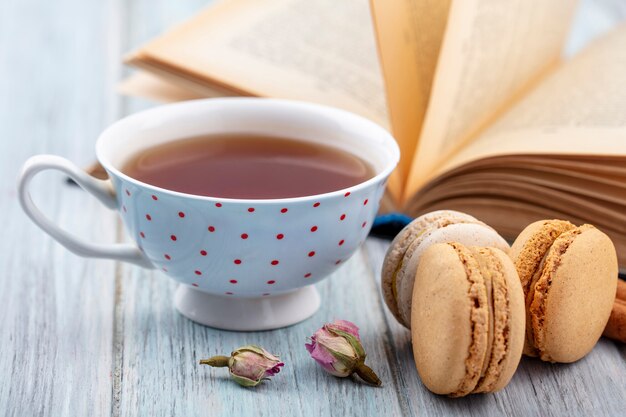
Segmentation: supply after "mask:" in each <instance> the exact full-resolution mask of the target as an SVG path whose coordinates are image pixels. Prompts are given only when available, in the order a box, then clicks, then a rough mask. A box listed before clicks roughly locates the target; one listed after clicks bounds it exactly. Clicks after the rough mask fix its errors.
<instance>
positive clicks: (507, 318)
mask: <svg viewBox="0 0 626 417" xmlns="http://www.w3.org/2000/svg"><path fill="white" fill-rule="evenodd" d="M525 317H526V315H525V311H524V295H523V291H522V287H521V284H520V281H519V278H518V276H517V271H516V270H515V266H514V265H513V262H512V261H511V259H510V258H509V256H508V255H507V254H506V253H504V252H503V251H501V250H500V249H496V248H483V247H468V246H465V245H463V244H461V243H456V242H455V243H440V244H434V245H432V246H430V247H429V248H428V249H427V250H426V251H424V253H423V255H422V259H421V261H420V263H419V266H418V268H417V271H416V275H415V285H414V290H413V309H412V311H411V336H412V342H413V356H414V358H415V365H416V367H417V371H418V373H419V375H420V378H421V380H422V382H423V383H424V385H425V386H426V387H427V388H428V389H429V390H431V391H432V392H434V393H436V394H445V395H449V396H451V397H462V396H465V395H467V394H472V393H481V392H482V393H486V392H494V391H498V390H500V389H502V388H504V387H505V386H506V385H507V384H508V383H509V381H510V380H511V377H512V376H513V374H514V373H515V370H516V369H517V366H518V364H519V361H520V358H521V356H522V348H523V346H524V331H525Z"/></svg>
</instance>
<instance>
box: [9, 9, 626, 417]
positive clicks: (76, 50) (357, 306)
mask: <svg viewBox="0 0 626 417" xmlns="http://www.w3.org/2000/svg"><path fill="white" fill-rule="evenodd" d="M206 3H207V2H206V1H205V0H188V1H184V2H173V1H167V0H134V1H122V0H91V1H85V0H83V1H80V0H59V1H54V2H49V1H48V2H46V1H44V0H20V1H12V2H11V1H4V2H3V3H2V5H1V6H0V224H1V225H2V238H1V239H0V416H20V417H21V416H135V415H138V416H174V415H176V416H201V415H202V416H205V415H210V416H247V415H259V416H292V415H293V416H326V415H336V416H367V415H376V416H399V415H404V416H412V415H475V416H496V415H541V416H551V415H554V416H560V415H568V416H570V415H571V416H573V415H581V416H583V415H585V416H586V415H610V416H612V415H624V408H623V407H624V406H623V404H626V347H624V345H618V344H615V343H613V342H610V341H607V340H602V341H601V342H600V343H599V345H598V346H597V347H596V348H595V349H594V351H593V352H592V353H591V354H590V355H589V356H588V357H586V358H585V359H584V360H582V361H580V362H577V363H575V364H571V365H549V364H545V363H542V362H540V361H537V360H533V359H527V358H525V359H524V360H523V361H522V364H521V366H520V368H519V370H518V372H517V373H516V375H515V377H514V378H513V380H512V382H511V384H510V385H509V386H508V387H507V388H506V389H505V390H503V391H501V392H500V393H497V394H493V395H482V396H472V397H470V398H464V399H448V398H444V397H439V396H435V395H432V394H431V393H429V392H428V391H427V390H426V389H425V388H424V387H423V385H422V384H421V382H420V380H419V378H418V375H417V372H416V371H415V366H414V362H413V358H412V352H411V346H410V340H409V334H408V332H407V331H406V330H405V329H404V328H403V327H402V326H400V325H399V324H398V323H397V322H396V321H395V319H394V318H393V317H392V316H391V315H390V314H389V312H388V311H387V309H386V308H385V307H384V305H383V302H382V298H381V296H380V292H379V279H380V274H379V271H380V264H381V262H382V259H383V256H384V252H385V250H386V247H387V245H388V242H385V241H381V240H377V239H369V240H368V242H367V243H366V245H365V247H364V248H363V249H362V250H361V251H360V252H358V253H357V254H356V255H355V256H354V257H353V258H352V259H351V260H350V261H349V262H347V263H346V265H345V266H344V267H343V268H341V269H340V270H339V271H338V272H337V273H336V274H334V275H333V276H332V277H330V278H329V279H327V280H325V281H324V282H322V283H321V284H319V290H320V292H321V294H322V299H323V304H322V308H321V309H320V311H319V312H318V313H317V314H316V315H315V316H314V317H312V318H311V319H309V320H307V321H305V322H304V323H301V324H298V325H296V326H292V327H290V328H287V329H280V330H276V331H269V332H258V333H236V332H226V331H219V330H213V329H209V328H206V327H203V326H200V325H197V324H195V323H193V322H191V321H189V320H187V319H185V318H183V317H182V316H181V315H179V314H178V313H177V312H176V311H175V310H174V308H173V306H172V302H171V301H172V296H173V292H174V289H175V284H174V283H173V282H172V281H170V280H168V279H167V278H165V277H164V276H163V275H161V274H160V273H158V272H154V271H144V270H141V269H139V268H137V267H133V266H127V265H122V264H118V263H114V262H111V261H98V260H84V259H81V258H78V257H77V256H75V255H72V254H70V253H68V252H67V251H66V250H65V249H63V248H62V247H61V246H59V245H58V244H56V243H54V242H53V241H52V240H51V239H50V238H48V237H46V236H45V235H44V234H43V232H42V231H40V230H39V229H37V228H36V227H35V226H34V225H32V224H31V223H30V221H29V220H28V219H27V218H26V216H25V215H24V214H23V213H22V212H21V210H20V208H19V205H18V203H17V197H16V192H15V177H16V175H17V172H18V169H19V167H20V165H21V164H22V163H23V161H24V160H25V159H26V158H27V157H28V156H30V155H32V154H36V153H46V152H48V153H56V154H60V155H63V156H65V157H67V158H69V159H71V160H73V161H75V162H77V163H81V164H86V163H87V162H89V161H90V160H91V158H92V157H93V145H94V142H95V138H96V137H97V135H98V133H99V132H100V131H101V130H102V129H103V128H104V127H105V126H106V125H108V124H110V123H111V122H112V121H114V120H116V119H118V118H119V117H121V116H123V115H125V114H128V113H132V112H134V111H137V110H141V109H143V108H146V107H149V106H152V104H151V103H148V102H146V101H143V100H139V99H130V98H121V97H119V96H117V95H116V94H115V92H114V91H115V89H114V86H115V83H116V82H117V80H119V79H120V77H121V76H122V75H123V74H124V73H125V72H127V70H126V69H124V68H122V67H121V65H120V59H121V57H122V55H123V54H124V53H125V52H127V51H129V50H131V49H132V48H135V47H137V46H139V45H140V44H141V43H143V42H145V41H146V40H148V39H150V38H152V37H153V36H155V35H157V34H159V33H161V32H162V31H163V30H165V29H166V28H167V27H169V26H171V25H172V24H174V23H176V22H179V21H181V20H183V19H185V18H186V17H188V16H190V15H192V14H193V13H195V12H197V11H198V10H200V9H201V8H202V7H205V6H206ZM625 16H626V7H624V3H623V2H622V1H620V0H596V1H592V0H587V1H583V6H582V8H581V12H580V13H579V15H578V17H577V29H576V30H575V31H574V33H573V36H572V41H571V42H570V46H569V49H570V50H572V51H573V50H576V49H578V48H580V46H581V45H583V44H584V43H585V42H586V41H587V39H588V38H589V37H590V35H594V34H597V33H601V32H602V31H604V30H606V27H609V26H611V25H614V24H615V23H616V22H617V21H618V20H619V19H620V18H623V17H625ZM16 40H19V43H18V42H16ZM43 176H44V175H42V177H43ZM33 194H34V195H35V199H36V201H37V202H39V204H40V205H41V207H42V209H43V210H44V212H46V213H48V214H49V215H50V216H51V217H52V218H53V219H55V220H56V221H59V222H60V223H61V224H63V225H64V226H66V227H67V228H69V229H70V230H73V231H76V232H77V233H80V234H81V235H82V236H85V237H86V238H88V239H92V240H95V241H102V242H108V241H113V240H118V241H120V240H124V239H125V236H124V235H123V233H122V232H121V228H120V225H119V222H118V220H117V217H116V215H115V214H113V213H111V212H109V211H107V210H106V209H104V208H102V207H101V206H100V205H99V204H98V203H97V202H96V201H94V200H93V199H91V198H90V197H89V196H88V195H86V194H85V193H82V192H81V191H80V190H78V189H76V188H72V187H68V186H66V185H65V184H64V183H63V181H62V177H60V176H58V175H57V176H53V175H49V176H46V178H41V179H40V178H38V179H37V180H36V181H35V188H34V190H33ZM335 318H343V319H348V320H352V321H355V322H356V323H358V324H359V325H360V327H361V332H362V339H363V342H364V345H365V347H366V349H367V352H368V355H369V356H368V363H369V364H370V365H371V366H372V368H374V369H375V370H376V371H377V372H378V374H379V376H380V377H381V379H382V380H383V383H384V385H383V387H381V388H372V387H369V386H366V385H364V384H362V383H359V382H358V381H357V382H354V381H351V380H342V379H338V378H334V377H331V376H329V375H327V374H325V373H324V372H323V371H322V370H321V369H320V368H319V367H317V365H316V364H315V363H314V362H313V361H312V360H311V359H309V357H308V354H307V352H306V350H305V349H304V342H305V340H306V337H308V336H310V335H311V334H312V333H313V332H314V331H315V330H316V329H317V327H319V325H321V324H322V323H324V322H326V321H330V320H333V319H335ZM247 343H257V344H261V345H263V346H265V347H267V348H268V349H269V350H271V351H272V352H275V353H278V354H280V355H281V357H282V358H283V359H284V360H285V362H286V366H285V368H284V370H283V371H282V372H281V373H280V374H279V375H278V376H276V377H275V378H274V379H273V380H272V381H270V382H268V383H264V384H263V385H260V386H259V387H258V388H257V389H244V388H241V387H239V386H238V385H236V384H235V383H233V382H232V381H229V380H228V377H227V372H226V371H225V370H224V369H210V368H208V367H202V366H200V365H198V364H197V362H198V360H199V359H201V358H204V357H208V356H212V355H216V354H228V353H229V352H230V351H231V350H232V349H234V348H236V347H237V346H240V345H244V344H247Z"/></svg>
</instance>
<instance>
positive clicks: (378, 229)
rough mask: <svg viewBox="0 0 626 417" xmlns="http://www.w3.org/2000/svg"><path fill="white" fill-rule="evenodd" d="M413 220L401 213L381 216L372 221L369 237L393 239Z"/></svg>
mask: <svg viewBox="0 0 626 417" xmlns="http://www.w3.org/2000/svg"><path fill="white" fill-rule="evenodd" d="M412 220H413V219H412V218H411V217H409V216H407V215H405V214H402V213H388V214H381V215H380V216H377V217H376V218H375V219H374V224H373V225H372V230H371V231H370V235H372V236H377V237H383V238H388V239H393V238H394V236H395V235H397V234H398V232H400V230H402V229H403V228H404V226H406V225H407V224H409V223H411V221H412Z"/></svg>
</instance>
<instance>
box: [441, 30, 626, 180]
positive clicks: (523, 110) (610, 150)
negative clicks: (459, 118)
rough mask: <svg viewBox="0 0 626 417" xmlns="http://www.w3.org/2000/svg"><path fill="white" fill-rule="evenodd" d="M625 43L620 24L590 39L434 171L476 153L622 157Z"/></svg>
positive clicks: (624, 147)
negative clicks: (589, 43)
mask: <svg viewBox="0 0 626 417" xmlns="http://www.w3.org/2000/svg"><path fill="white" fill-rule="evenodd" d="M625 45H626V25H622V26H621V27H619V28H618V29H616V30H614V31H613V32H612V33H610V34H609V35H607V36H605V37H603V38H602V39H599V40H597V41H595V42H594V43H592V44H591V45H590V46H589V47H587V48H586V49H585V50H584V51H583V52H582V53H580V54H578V55H577V56H575V57H574V58H573V59H572V60H571V61H569V62H567V63H565V64H563V65H562V66H561V67H560V68H559V69H558V70H556V71H555V72H554V73H552V74H551V75H550V76H549V77H547V78H546V79H545V80H544V81H543V82H542V83H541V84H540V85H538V86H537V88H535V89H534V90H533V91H532V92H531V93H530V94H529V95H527V96H526V97H524V98H523V99H522V100H521V101H520V102H518V103H517V104H516V105H515V106H513V107H512V108H511V109H510V110H509V111H508V112H507V113H505V114H504V115H503V116H502V117H501V118H500V119H499V120H498V122H497V123H495V124H494V125H493V126H491V127H490V128H489V129H488V130H486V131H485V132H483V133H482V134H481V135H480V136H479V137H478V138H477V139H476V140H475V141H473V142H472V143H471V144H469V145H468V146H466V147H464V148H463V149H462V150H461V151H460V152H458V153H457V154H456V155H454V156H453V157H452V158H451V159H450V160H449V161H447V163H446V164H443V165H442V166H441V167H440V169H439V170H438V173H443V172H444V171H447V170H450V169H453V168H455V167H458V166H460V165H462V164H466V163H469V162H472V161H475V160H478V159H483V158H488V157H495V156H500V155H517V154H520V155H523V154H530V155H532V154H541V155H581V156H585V157H590V156H596V157H602V156H610V157H612V158H615V157H621V158H623V159H622V161H623V162H622V164H624V163H626V82H625V81H624V74H626V46H625ZM596 160H597V158H596ZM596 164H600V165H601V162H596Z"/></svg>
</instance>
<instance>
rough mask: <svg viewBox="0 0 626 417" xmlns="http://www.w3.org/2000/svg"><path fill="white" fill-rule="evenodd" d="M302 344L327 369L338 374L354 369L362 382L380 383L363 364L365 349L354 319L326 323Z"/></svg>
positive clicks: (351, 371) (343, 375) (352, 371)
mask: <svg viewBox="0 0 626 417" xmlns="http://www.w3.org/2000/svg"><path fill="white" fill-rule="evenodd" d="M304 346H305V347H306V350H308V351H309V353H310V354H311V357H312V358H313V359H315V360H316V361H317V363H319V364H320V365H321V366H322V368H323V369H324V370H325V371H326V372H328V373H330V374H332V375H335V376H338V377H346V376H350V375H352V374H353V373H356V374H357V375H358V376H360V377H361V379H363V380H364V381H365V382H368V383H370V384H372V385H377V386H380V385H381V382H380V379H379V378H378V376H377V375H376V374H375V373H374V371H372V370H371V369H370V368H369V367H368V366H367V365H365V356H366V354H365V350H364V349H363V346H362V345H361V339H360V338H359V328H358V327H357V326H356V325H355V324H354V323H351V322H349V321H347V320H335V321H334V322H332V323H327V324H325V325H324V326H322V328H321V329H319V330H318V331H316V332H315V334H314V335H313V336H311V343H305V345H304Z"/></svg>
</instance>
